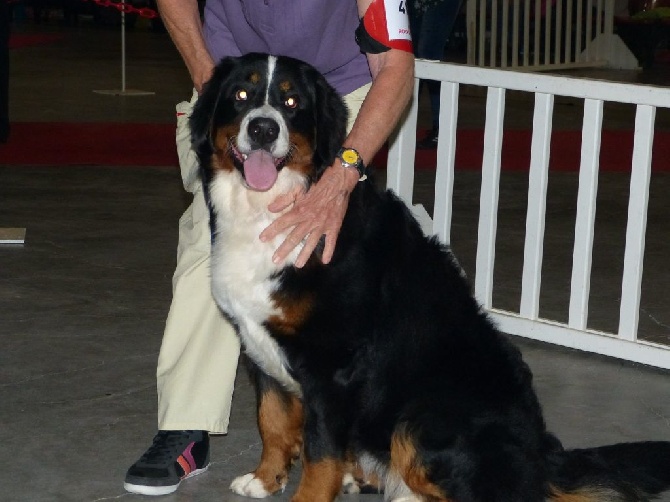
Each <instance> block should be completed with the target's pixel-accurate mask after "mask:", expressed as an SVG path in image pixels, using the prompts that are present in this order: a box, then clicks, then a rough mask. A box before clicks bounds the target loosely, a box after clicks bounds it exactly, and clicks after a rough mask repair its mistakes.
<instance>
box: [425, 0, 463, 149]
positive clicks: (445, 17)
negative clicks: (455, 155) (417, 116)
mask: <svg viewBox="0 0 670 502" xmlns="http://www.w3.org/2000/svg"><path fill="white" fill-rule="evenodd" d="M461 3H462V0H441V1H438V2H434V3H432V4H431V5H430V6H429V7H428V8H427V9H426V10H425V11H424V12H423V13H419V14H422V15H421V18H420V24H419V23H417V27H416V28H415V29H416V30H417V32H416V33H418V36H417V37H416V38H417V40H416V41H415V44H416V46H415V48H414V53H415V55H416V57H418V58H423V59H431V60H435V61H441V60H443V59H444V49H445V46H446V44H447V40H448V39H449V36H450V35H451V32H452V31H453V29H454V24H455V23H456V18H457V16H458V12H459V11H460V9H461ZM413 35H414V33H413ZM425 82H426V87H427V88H428V96H429V99H430V112H431V121H432V124H431V125H432V129H431V131H430V133H429V134H428V136H426V138H424V139H423V140H421V141H420V142H419V143H418V144H417V146H418V147H419V148H436V147H437V138H438V133H439V116H440V83H439V82H438V81H435V80H427V81H425Z"/></svg>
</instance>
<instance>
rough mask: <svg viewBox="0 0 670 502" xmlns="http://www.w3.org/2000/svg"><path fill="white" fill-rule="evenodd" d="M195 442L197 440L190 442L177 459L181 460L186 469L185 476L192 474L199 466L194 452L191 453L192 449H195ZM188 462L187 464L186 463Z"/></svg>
mask: <svg viewBox="0 0 670 502" xmlns="http://www.w3.org/2000/svg"><path fill="white" fill-rule="evenodd" d="M194 444H195V441H194V442H192V443H191V444H189V445H188V446H187V447H186V449H185V450H184V453H182V454H181V455H180V457H179V458H178V459H177V461H178V462H179V465H181V468H182V469H184V476H188V475H189V474H191V473H192V472H193V471H195V470H196V468H197V466H196V464H195V459H194V458H193V453H191V450H192V449H193V445H194ZM187 463H188V464H187ZM185 464H187V465H185Z"/></svg>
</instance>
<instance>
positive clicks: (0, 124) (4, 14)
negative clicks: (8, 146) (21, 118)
mask: <svg viewBox="0 0 670 502" xmlns="http://www.w3.org/2000/svg"><path fill="white" fill-rule="evenodd" d="M10 12H11V9H10V8H9V0H0V143H6V142H7V140H8V139H9V26H10V24H11V19H10Z"/></svg>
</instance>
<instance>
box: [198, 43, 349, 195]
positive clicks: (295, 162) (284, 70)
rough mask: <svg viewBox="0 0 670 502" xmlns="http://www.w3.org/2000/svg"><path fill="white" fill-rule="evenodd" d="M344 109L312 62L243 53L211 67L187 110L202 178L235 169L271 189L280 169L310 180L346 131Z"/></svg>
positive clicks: (252, 182)
mask: <svg viewBox="0 0 670 502" xmlns="http://www.w3.org/2000/svg"><path fill="white" fill-rule="evenodd" d="M346 118H347V110H346V107H345V105H344V102H343V101H342V99H341V98H340V96H339V95H338V94H337V93H336V92H335V90H334V89H333V88H332V87H331V86H330V85H329V84H328V82H326V79H325V78H324V77H323V76H322V75H321V74H320V73H319V72H318V71H317V70H316V69H314V68H313V67H312V66H310V65H308V64H306V63H304V62H302V61H298V60H296V59H292V58H288V57H275V56H268V55H266V54H247V55H246V56H242V57H239V58H225V59H223V60H222V61H221V62H220V63H219V65H218V66H217V67H216V69H215V70H214V74H213V76H212V78H211V80H210V81H209V82H208V83H207V85H206V86H205V89H204V92H203V94H202V95H201V96H200V98H199V100H198V102H197V103H196V106H195V108H194V111H193V114H192V116H191V122H190V123H191V139H192V142H193V145H194V148H195V151H196V153H197V155H198V158H199V160H200V163H201V165H202V167H203V169H204V171H205V172H204V176H205V178H206V179H207V178H209V177H211V176H212V175H213V174H214V173H215V172H216V171H219V170H223V171H229V172H233V171H237V172H239V173H240V175H241V177H242V179H243V180H244V182H245V183H246V186H247V187H248V188H250V189H252V190H256V191H260V192H265V191H268V190H270V189H271V188H272V187H273V186H274V185H275V182H276V181H277V179H278V176H279V174H280V173H281V171H282V170H286V169H288V170H291V171H293V172H295V173H298V174H300V175H301V176H302V177H304V182H305V185H309V184H310V183H312V182H314V181H315V180H316V179H318V177H319V176H320V174H321V172H322V171H323V169H324V168H325V167H327V166H328V165H330V164H331V163H332V162H333V160H334V158H335V155H336V154H337V150H338V149H339V147H340V146H341V145H342V142H343V140H344V137H345V133H346V131H345V128H346Z"/></svg>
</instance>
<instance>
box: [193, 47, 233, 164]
mask: <svg viewBox="0 0 670 502" xmlns="http://www.w3.org/2000/svg"><path fill="white" fill-rule="evenodd" d="M234 66H235V61H234V60H233V59H232V58H224V59H222V60H221V62H220V63H219V64H218V65H217V66H216V68H215V69H214V73H213V74H212V78H210V79H209V81H208V82H207V83H206V84H205V85H204V88H203V91H202V94H201V95H200V97H199V98H198V101H197V102H196V103H195V107H194V108H193V113H192V114H191V117H190V119H189V124H190V126H191V143H192V145H193V149H194V151H195V152H196V153H197V155H198V158H199V159H200V163H201V164H203V165H204V164H205V163H206V159H209V158H210V156H211V155H212V153H214V146H213V144H212V128H213V125H214V114H215V113H216V107H217V104H218V101H219V98H220V96H221V92H222V90H223V89H222V86H223V84H224V81H225V79H226V77H227V76H228V74H229V73H230V72H231V71H232V69H233V67H234Z"/></svg>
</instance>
